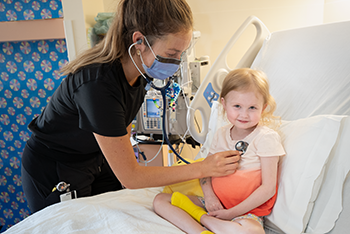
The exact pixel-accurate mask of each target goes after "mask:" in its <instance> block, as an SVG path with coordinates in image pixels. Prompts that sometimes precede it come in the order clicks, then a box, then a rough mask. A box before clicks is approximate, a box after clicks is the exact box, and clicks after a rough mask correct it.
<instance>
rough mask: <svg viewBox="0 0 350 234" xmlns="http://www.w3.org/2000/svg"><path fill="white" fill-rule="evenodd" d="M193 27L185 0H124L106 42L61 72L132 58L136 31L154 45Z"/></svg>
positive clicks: (70, 63) (91, 49)
mask: <svg viewBox="0 0 350 234" xmlns="http://www.w3.org/2000/svg"><path fill="white" fill-rule="evenodd" d="M192 28H193V18H192V12H191V8H190V7H189V5H188V4H187V3H186V1H185V0H147V1H145V0H121V1H120V2H119V4H118V8H117V12H116V14H115V17H114V20H113V23H112V24H111V26H110V28H109V30H108V32H107V34H106V36H105V37H104V39H103V40H102V41H101V42H100V43H98V44H97V45H96V46H94V47H92V48H90V49H88V50H86V51H85V52H83V53H81V54H80V55H78V57H77V58H76V59H75V60H73V61H71V62H69V63H68V64H67V65H66V66H65V67H63V68H62V69H61V72H63V75H67V74H69V73H75V72H77V71H78V70H79V69H81V68H82V67H84V66H87V65H90V64H94V63H109V62H112V61H115V60H117V59H121V58H124V57H125V56H128V47H129V46H130V45H131V44H132V43H133V42H132V35H133V33H134V32H136V31H140V32H141V33H142V34H143V35H144V36H147V39H148V41H149V43H150V45H152V44H153V43H154V41H155V39H156V38H162V37H163V36H165V35H167V34H171V33H172V34H175V33H178V32H186V31H188V30H192ZM134 53H135V49H134V48H132V54H134Z"/></svg>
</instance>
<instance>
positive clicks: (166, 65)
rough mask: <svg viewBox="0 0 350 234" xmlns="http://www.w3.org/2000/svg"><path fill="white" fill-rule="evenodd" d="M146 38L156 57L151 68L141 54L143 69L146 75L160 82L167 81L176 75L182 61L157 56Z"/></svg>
mask: <svg viewBox="0 0 350 234" xmlns="http://www.w3.org/2000/svg"><path fill="white" fill-rule="evenodd" d="M144 38H145V41H146V42H147V45H148V47H149V48H150V50H151V52H152V53H153V55H154V57H155V59H154V62H153V64H152V65H151V66H150V67H147V66H146V65H145V63H144V62H143V59H142V56H141V54H140V58H141V62H142V67H143V69H144V70H145V72H146V74H147V75H148V76H150V77H152V78H156V79H159V80H165V79H166V78H168V77H170V76H172V75H174V74H175V72H177V70H179V67H180V63H181V60H179V59H175V58H164V57H162V56H159V55H156V54H155V53H154V52H153V50H152V47H151V46H150V44H149V43H148V41H147V38H146V37H144Z"/></svg>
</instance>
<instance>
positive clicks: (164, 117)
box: [160, 89, 190, 164]
mask: <svg viewBox="0 0 350 234" xmlns="http://www.w3.org/2000/svg"><path fill="white" fill-rule="evenodd" d="M160 91H161V94H162V97H163V123H162V127H163V137H164V138H165V141H166V142H167V144H168V145H169V147H170V149H171V150H172V151H173V152H174V154H175V155H176V157H177V158H178V159H180V160H182V161H183V162H184V163H186V164H190V162H189V161H187V160H185V159H184V158H182V157H181V156H180V155H179V154H178V153H177V152H176V150H175V149H174V148H173V146H172V145H171V143H170V141H169V138H168V135H167V133H166V129H165V120H166V97H165V94H166V89H161V90H160Z"/></svg>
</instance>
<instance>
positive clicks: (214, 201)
mask: <svg viewBox="0 0 350 234" xmlns="http://www.w3.org/2000/svg"><path fill="white" fill-rule="evenodd" d="M205 207H206V209H207V211H208V212H209V213H210V212H212V211H217V210H223V209H224V207H223V206H222V204H221V202H220V200H219V198H218V197H217V196H216V195H215V194H214V195H213V196H206V197H205Z"/></svg>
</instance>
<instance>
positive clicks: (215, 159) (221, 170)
mask: <svg viewBox="0 0 350 234" xmlns="http://www.w3.org/2000/svg"><path fill="white" fill-rule="evenodd" d="M240 155H241V152H239V151H236V150H230V151H223V152H219V153H216V154H212V155H209V156H208V157H206V159H204V160H203V161H202V163H203V166H202V170H203V174H204V175H205V176H204V177H221V176H227V175H230V174H232V173H234V172H235V171H236V170H237V169H238V166H239V164H238V161H239V160H240V159H241V156H240Z"/></svg>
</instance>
